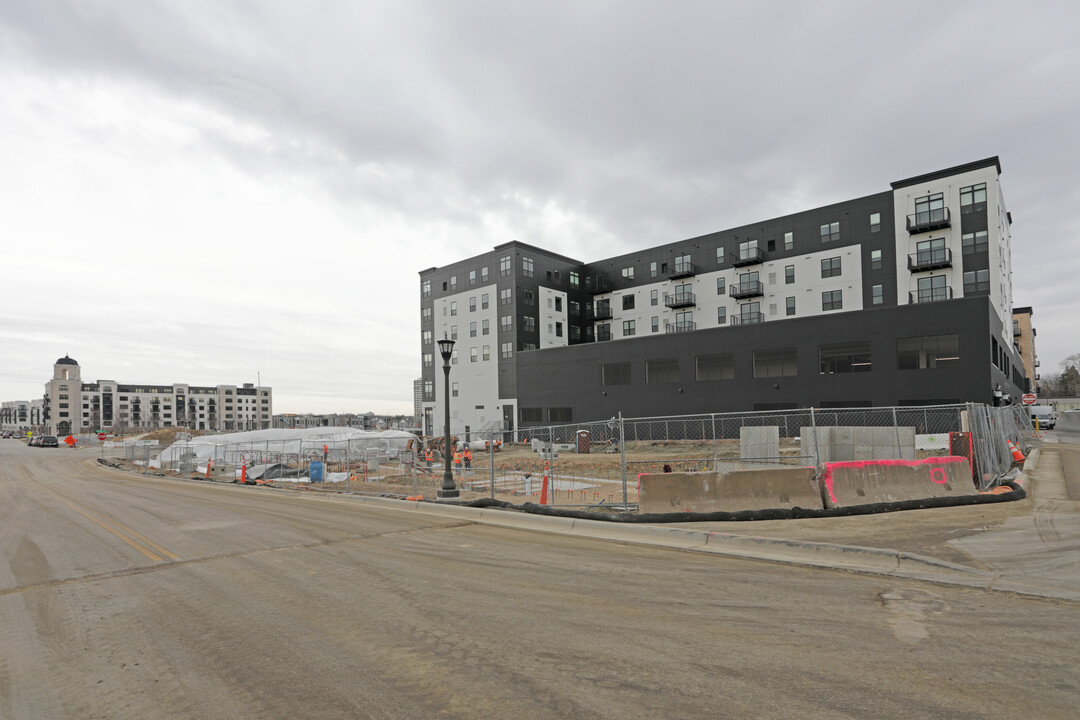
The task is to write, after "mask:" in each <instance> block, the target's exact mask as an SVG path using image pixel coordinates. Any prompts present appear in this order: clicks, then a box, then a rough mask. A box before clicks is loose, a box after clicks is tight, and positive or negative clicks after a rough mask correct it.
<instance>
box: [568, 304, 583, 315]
mask: <svg viewBox="0 0 1080 720" xmlns="http://www.w3.org/2000/svg"><path fill="white" fill-rule="evenodd" d="M580 315H581V303H579V302H578V301H577V300H571V301H570V317H580Z"/></svg>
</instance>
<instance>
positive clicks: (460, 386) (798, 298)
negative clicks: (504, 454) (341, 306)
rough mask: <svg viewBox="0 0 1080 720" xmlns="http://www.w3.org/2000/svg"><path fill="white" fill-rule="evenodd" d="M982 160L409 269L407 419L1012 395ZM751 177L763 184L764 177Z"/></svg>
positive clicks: (1020, 379) (512, 423)
mask: <svg viewBox="0 0 1080 720" xmlns="http://www.w3.org/2000/svg"><path fill="white" fill-rule="evenodd" d="M1000 175H1001V165H1000V162H999V160H998V158H997V157H990V158H986V159H983V160H978V161H975V162H971V163H967V164H965V165H959V166H956V167H950V168H947V169H944V170H938V171H935V172H930V173H927V174H924V175H918V176H915V177H909V178H905V179H902V180H898V181H896V182H893V183H891V186H890V188H889V189H888V190H884V191H880V192H875V193H874V194H871V195H866V196H864V197H859V198H855V199H852V200H846V201H842V202H838V203H834V204H831V205H826V206H823V207H819V208H815V209H811V210H805V211H801V212H797V213H794V214H790V215H785V216H781V217H775V218H769V219H763V220H761V221H758V222H753V223H750V224H747V225H743V226H740V227H733V228H730V229H727V230H720V231H717V232H713V233H710V234H707V235H702V236H699V237H693V238H689V239H686V240H679V241H677V242H672V243H668V244H665V245H659V246H655V247H650V248H647V249H643V250H638V251H635V252H631V253H628V254H625V255H619V256H617V257H611V258H606V259H601V260H597V261H592V262H583V261H581V260H576V259H574V258H570V257H566V256H563V255H560V254H557V253H553V252H550V251H547V250H544V249H542V248H538V247H535V246H532V245H528V244H525V243H522V242H517V241H514V242H509V243H505V244H502V245H498V246H497V247H495V248H494V249H493V250H491V251H488V252H485V253H482V254H479V255H475V256H472V257H468V258H465V259H463V260H460V261H457V262H454V263H452V264H449V265H446V266H444V267H432V268H428V269H426V270H422V271H421V272H420V288H419V289H420V333H419V338H418V340H419V351H420V358H421V377H422V387H421V389H420V390H421V394H422V402H423V417H424V423H423V427H424V431H425V432H426V433H428V434H432V433H438V432H441V431H442V418H443V415H444V408H445V406H444V404H443V403H444V402H445V400H444V398H445V395H446V393H445V390H446V388H445V387H444V374H443V371H442V360H441V357H440V354H439V353H440V351H439V347H438V341H439V340H441V339H443V338H444V337H445V338H447V339H452V340H454V341H455V342H456V345H455V346H454V348H453V351H452V357H451V359H450V362H451V372H450V388H449V390H450V392H449V395H450V408H451V426H452V429H453V431H454V432H456V433H462V432H464V433H468V432H470V431H472V432H484V431H503V432H506V431H513V430H517V429H518V428H523V427H527V426H535V425H542V424H559V423H570V422H582V421H592V420H605V419H608V418H611V417H613V416H615V415H617V414H618V413H620V412H621V413H622V414H623V415H625V416H632V417H642V416H654V415H682V414H692V413H712V412H730V411H753V410H781V409H788V408H806V407H819V408H845V407H869V406H879V407H880V406H897V405H924V404H936V403H955V402H994V401H995V399H996V398H1001V399H1002V400H1004V399H1005V398H1010V399H1012V400H1016V399H1018V397H1019V394H1020V393H1021V392H1022V391H1023V389H1024V387H1025V385H1026V381H1025V376H1024V370H1023V365H1022V362H1021V359H1020V356H1019V353H1018V352H1017V350H1016V347H1015V345H1014V342H1013V340H1014V337H1013V334H1012V332H1011V331H1012V322H1011V321H1012V317H1013V314H1012V311H1013V309H1012V297H1013V288H1012V256H1011V249H1010V248H1011V225H1012V216H1011V215H1010V214H1009V212H1008V211H1007V210H1006V208H1005V201H1004V196H1003V194H1002V190H1001V183H1000ZM763 190H764V189H763Z"/></svg>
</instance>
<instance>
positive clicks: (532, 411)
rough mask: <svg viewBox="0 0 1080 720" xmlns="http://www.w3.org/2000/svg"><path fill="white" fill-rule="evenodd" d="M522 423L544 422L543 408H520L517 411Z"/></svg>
mask: <svg viewBox="0 0 1080 720" xmlns="http://www.w3.org/2000/svg"><path fill="white" fill-rule="evenodd" d="M518 413H519V414H520V415H521V422H523V423H540V422H544V408H525V407H523V408H521V409H519V410H518Z"/></svg>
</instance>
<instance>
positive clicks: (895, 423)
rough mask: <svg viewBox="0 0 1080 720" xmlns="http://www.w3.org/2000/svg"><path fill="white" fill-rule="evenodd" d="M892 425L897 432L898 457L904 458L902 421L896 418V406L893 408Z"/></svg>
mask: <svg viewBox="0 0 1080 720" xmlns="http://www.w3.org/2000/svg"><path fill="white" fill-rule="evenodd" d="M892 426H893V430H894V431H895V432H896V458H897V459H898V460H903V459H904V450H903V448H901V447H900V423H899V421H897V419H896V408H895V407H894V408H893V409H892Z"/></svg>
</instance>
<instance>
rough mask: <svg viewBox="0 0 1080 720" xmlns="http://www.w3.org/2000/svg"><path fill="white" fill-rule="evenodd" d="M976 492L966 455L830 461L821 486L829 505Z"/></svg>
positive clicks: (826, 502)
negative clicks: (922, 458) (912, 458)
mask: <svg viewBox="0 0 1080 720" xmlns="http://www.w3.org/2000/svg"><path fill="white" fill-rule="evenodd" d="M974 493H975V487H974V485H972V483H971V468H970V466H969V465H968V460H967V458H963V457H937V458H927V459H925V460H864V461H855V462H830V463H826V464H825V473H824V476H823V477H822V486H821V494H822V499H823V500H824V502H825V506H826V507H847V506H852V505H868V504H872V503H879V502H898V501H902V500H921V499H923V498H929V497H944V496H953V495H972V494H974Z"/></svg>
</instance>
